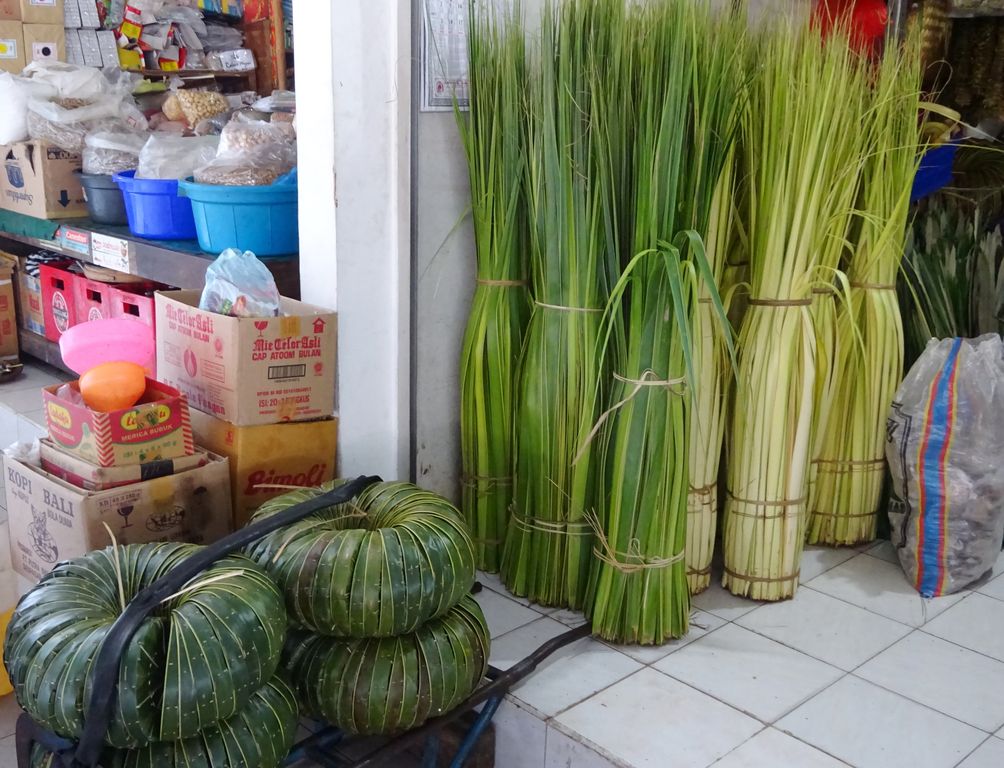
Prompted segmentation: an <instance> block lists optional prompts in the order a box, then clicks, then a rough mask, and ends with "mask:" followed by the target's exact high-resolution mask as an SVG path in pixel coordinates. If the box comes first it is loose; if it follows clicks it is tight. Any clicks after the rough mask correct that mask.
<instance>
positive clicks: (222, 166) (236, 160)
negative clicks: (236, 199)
mask: <svg viewBox="0 0 1004 768" xmlns="http://www.w3.org/2000/svg"><path fill="white" fill-rule="evenodd" d="M295 166H296V148H295V147H293V146H291V145H289V144H263V145H260V146H256V147H253V148H252V149H248V150H246V151H231V152H221V153H220V154H218V155H217V156H216V157H215V158H213V159H212V160H211V161H210V162H208V163H206V164H205V165H203V166H201V167H199V168H196V169H195V180H196V181H197V182H199V184H218V185H221V186H230V187H259V186H265V185H268V184H271V183H272V182H274V181H275V180H276V179H278V178H279V177H280V176H283V175H285V174H287V173H289V172H290V171H291V170H293V168H294V167H295Z"/></svg>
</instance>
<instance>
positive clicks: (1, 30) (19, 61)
mask: <svg viewBox="0 0 1004 768" xmlns="http://www.w3.org/2000/svg"><path fill="white" fill-rule="evenodd" d="M26 63H27V62H26V61H25V58H24V33H23V32H22V31H21V22H20V21H0V70H3V71H4V72H10V73H11V74H14V75H19V74H21V70H22V69H24V66H25V64H26Z"/></svg>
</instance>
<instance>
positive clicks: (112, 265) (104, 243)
mask: <svg viewBox="0 0 1004 768" xmlns="http://www.w3.org/2000/svg"><path fill="white" fill-rule="evenodd" d="M130 256H131V253H130V250H129V241H128V240H122V239H121V238H118V237H110V236H109V235H101V234H98V233H97V232H95V233H94V234H93V235H92V236H91V258H92V259H93V260H94V263H95V264H97V265H98V266H99V267H107V268H108V269H114V270H116V271H118V272H132V259H131V258H130Z"/></svg>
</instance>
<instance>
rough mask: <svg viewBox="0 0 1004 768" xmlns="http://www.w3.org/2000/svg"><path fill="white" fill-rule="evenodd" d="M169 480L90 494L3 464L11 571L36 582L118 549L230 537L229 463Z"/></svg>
mask: <svg viewBox="0 0 1004 768" xmlns="http://www.w3.org/2000/svg"><path fill="white" fill-rule="evenodd" d="M212 459H213V460H212V461H210V462H209V463H208V464H206V465H205V466H204V467H199V468H198V469H192V470H189V471H188V472H182V473H180V474H177V475H171V476H169V477H161V478H158V479H156V480H147V481H145V482H142V483H135V484H133V485H127V486H125V487H122V488H113V489H111V490H107V491H85V490H82V489H80V488H75V487H73V486H72V485H70V484H69V483H66V482H64V481H62V480H60V479H59V478H57V477H54V476H53V475H50V474H48V473H47V472H44V471H43V470H41V469H39V468H37V467H33V466H30V465H27V464H24V463H22V462H20V461H18V460H16V459H13V458H11V457H9V456H5V457H4V483H5V485H6V492H7V513H8V517H9V521H10V549H11V560H12V562H13V566H14V570H15V571H17V572H18V573H19V574H21V575H22V576H24V577H25V578H27V579H35V580H37V579H39V578H41V577H42V576H43V575H44V574H45V573H47V572H48V571H49V570H51V568H52V566H53V565H55V564H56V563H57V562H60V561H61V560H68V559H71V558H74V557H80V556H81V555H84V554H86V553H87V552H90V551H91V550H93V549H100V548H102V547H106V546H108V545H109V544H110V543H111V542H110V541H109V540H108V533H107V531H106V530H105V528H104V524H107V525H108V526H109V527H110V528H111V529H112V532H113V533H114V534H115V538H116V539H117V540H118V542H119V544H142V543H146V542H150V541H188V542H192V543H195V544H210V543H212V542H214V541H216V540H217V539H220V538H222V537H223V536H225V535H226V534H228V533H229V532H230V482H229V479H230V475H229V469H228V465H227V460H226V459H225V458H222V457H220V456H214V457H212Z"/></svg>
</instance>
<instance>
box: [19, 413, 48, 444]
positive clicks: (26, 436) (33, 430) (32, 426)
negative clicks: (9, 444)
mask: <svg viewBox="0 0 1004 768" xmlns="http://www.w3.org/2000/svg"><path fill="white" fill-rule="evenodd" d="M34 414H35V415H34V416H33V417H32V418H29V414H26V413H20V414H18V417H17V439H18V441H19V442H22V443H33V442H35V441H36V440H38V439H39V438H41V437H45V436H46V435H47V434H48V431H49V430H48V428H47V427H46V426H45V415H44V414H45V411H35V412H34ZM39 414H41V415H42V424H39V423H38V422H37V421H36V420H35V419H36V418H38V415H39Z"/></svg>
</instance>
